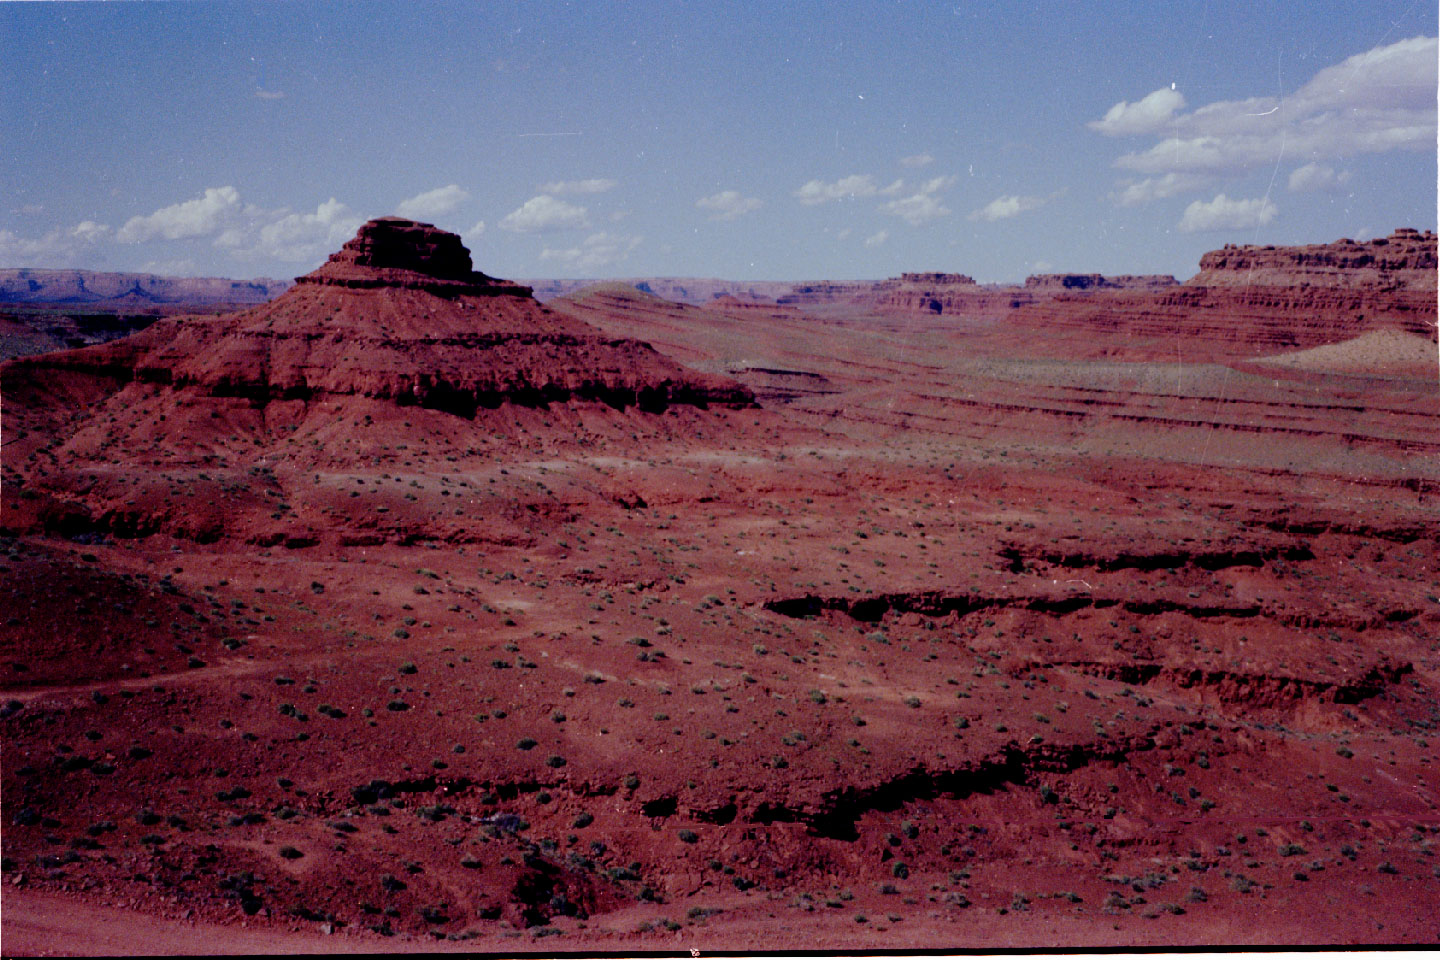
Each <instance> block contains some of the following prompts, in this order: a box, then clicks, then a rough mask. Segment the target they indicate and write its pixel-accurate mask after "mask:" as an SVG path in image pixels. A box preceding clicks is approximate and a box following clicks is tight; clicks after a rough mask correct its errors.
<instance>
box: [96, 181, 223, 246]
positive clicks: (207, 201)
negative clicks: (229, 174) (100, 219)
mask: <svg viewBox="0 0 1440 960" xmlns="http://www.w3.org/2000/svg"><path fill="white" fill-rule="evenodd" d="M240 212H241V206H240V194H239V192H238V191H237V190H236V189H235V188H234V187H210V188H209V189H207V190H206V191H205V192H204V193H203V194H201V195H200V196H198V197H196V198H195V199H193V200H186V201H184V202H183V203H176V204H172V205H171V206H168V207H162V208H161V209H159V210H156V211H155V212H154V213H152V214H150V215H149V216H145V217H131V218H130V219H129V220H127V221H125V225H124V226H123V227H121V228H120V229H119V230H118V231H117V232H116V234H115V237H116V239H117V240H119V241H120V242H121V243H143V242H144V241H146V240H155V239H161V238H163V239H165V240H184V239H187V238H190V237H204V236H209V235H210V234H212V233H216V232H218V231H220V230H221V229H222V228H223V227H224V226H225V225H226V224H227V223H228V222H229V221H231V220H233V219H234V218H235V217H236V216H237V215H238V214H240Z"/></svg>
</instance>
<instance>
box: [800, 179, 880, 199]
mask: <svg viewBox="0 0 1440 960" xmlns="http://www.w3.org/2000/svg"><path fill="white" fill-rule="evenodd" d="M879 192H880V188H879V187H877V186H876V185H875V178H874V177H872V176H870V174H868V173H852V174H851V175H850V176H848V177H841V178H840V179H839V180H836V181H835V182H834V183H826V182H825V181H823V180H810V181H807V182H806V183H805V184H804V185H803V186H801V187H800V189H799V190H796V191H795V199H797V200H799V201H800V202H801V203H803V204H805V205H806V206H815V205H817V204H821V203H829V202H830V201H831V200H850V199H854V198H856V197H873V196H875V194H877V193H879Z"/></svg>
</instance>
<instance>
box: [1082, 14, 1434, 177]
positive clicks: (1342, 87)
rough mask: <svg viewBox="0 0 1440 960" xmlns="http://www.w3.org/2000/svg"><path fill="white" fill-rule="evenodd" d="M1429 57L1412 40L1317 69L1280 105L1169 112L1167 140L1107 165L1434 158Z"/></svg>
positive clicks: (1255, 102)
mask: <svg viewBox="0 0 1440 960" xmlns="http://www.w3.org/2000/svg"><path fill="white" fill-rule="evenodd" d="M1437 55H1440V42H1437V39H1436V38H1435V37H1412V38H1410V39H1408V40H1400V41H1397V42H1396V43H1392V44H1389V45H1387V46H1383V47H1376V48H1374V49H1372V50H1367V51H1365V52H1364V53H1360V54H1356V55H1355V56H1352V57H1349V58H1347V59H1346V60H1344V61H1343V62H1341V63H1339V64H1335V65H1334V66H1330V67H1326V68H1325V69H1323V70H1321V71H1319V72H1318V73H1316V74H1315V75H1314V76H1313V77H1311V78H1310V80H1309V82H1307V83H1306V84H1305V85H1304V86H1302V87H1300V89H1299V90H1297V91H1295V93H1293V94H1291V95H1290V96H1286V97H1284V98H1283V99H1282V98H1280V97H1275V96H1259V97H1248V98H1246V99H1243V100H1222V101H1218V102H1216V103H1211V104H1207V105H1205V106H1203V107H1200V108H1199V109H1197V110H1194V111H1193V112H1190V113H1180V114H1176V115H1174V116H1173V117H1172V118H1171V119H1170V120H1168V121H1167V122H1166V123H1165V124H1164V127H1165V130H1166V132H1167V133H1168V134H1169V136H1167V137H1166V138H1165V139H1163V140H1161V141H1160V142H1158V143H1156V144H1155V145H1154V146H1152V147H1151V148H1150V149H1148V150H1143V151H1139V152H1135V153H1127V154H1125V155H1124V156H1122V157H1120V158H1119V159H1118V160H1116V161H1115V164H1116V166H1118V167H1121V168H1123V169H1127V170H1134V171H1136V172H1138V173H1143V174H1151V175H1158V174H1165V173H1170V172H1178V173H1211V174H1223V175H1240V174H1243V173H1244V172H1245V171H1246V170H1247V169H1250V168H1253V167H1257V166H1258V167H1264V166H1268V165H1273V164H1274V163H1275V162H1276V160H1277V158H1278V157H1280V156H1281V152H1282V149H1283V151H1284V153H1286V154H1288V155H1291V156H1301V157H1305V158H1307V159H1308V160H1309V161H1311V162H1320V161H1324V160H1333V159H1338V158H1343V157H1352V156H1358V155H1362V154H1369V153H1386V152H1389V151H1392V150H1433V149H1434V148H1435V134H1436V122H1435V89H1436V85H1437V70H1436V60H1437ZM1152 96H1153V94H1152ZM1147 99H1148V98H1147ZM1142 102H1143V101H1142ZM1106 116H1107V118H1108V117H1109V115H1108V114H1107V115H1106ZM1104 122H1105V121H1099V122H1098V123H1100V124H1103V123H1104ZM1091 127H1092V128H1095V129H1098V127H1097V125H1096V124H1091ZM1151 132H1158V128H1157V129H1155V130H1152V131H1151Z"/></svg>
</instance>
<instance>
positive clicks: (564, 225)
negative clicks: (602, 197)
mask: <svg viewBox="0 0 1440 960" xmlns="http://www.w3.org/2000/svg"><path fill="white" fill-rule="evenodd" d="M588 226H590V218H589V216H588V215H587V213H586V210H585V208H584V207H577V206H575V205H573V204H569V203H566V202H565V201H564V200H556V199H555V198H554V197H552V196H550V194H548V193H542V194H540V195H539V196H538V197H531V198H530V199H529V200H526V201H525V203H524V205H522V206H521V207H520V209H518V210H512V211H510V212H509V213H507V214H506V215H505V217H504V219H502V220H501V221H500V229H502V230H511V231H514V232H515V233H548V232H550V231H552V230H574V229H582V228H584V227H588Z"/></svg>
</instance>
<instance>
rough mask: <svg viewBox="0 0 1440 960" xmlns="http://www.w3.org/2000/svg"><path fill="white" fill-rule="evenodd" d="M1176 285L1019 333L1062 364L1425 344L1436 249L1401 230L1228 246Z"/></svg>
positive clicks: (1033, 324)
mask: <svg viewBox="0 0 1440 960" xmlns="http://www.w3.org/2000/svg"><path fill="white" fill-rule="evenodd" d="M1200 267H1201V269H1200V272H1199V273H1197V274H1196V275H1195V276H1194V277H1192V278H1190V279H1189V280H1187V281H1186V282H1185V283H1183V284H1178V285H1169V286H1160V287H1156V288H1152V289H1144V288H1141V289H1134V288H1131V289H1103V288H1102V289H1099V290H1095V289H1091V290H1086V291H1084V292H1065V293H1060V294H1059V295H1057V296H1054V297H1052V298H1051V299H1049V300H1047V301H1044V302H1039V303H1036V304H1033V305H1029V306H1026V307H1025V308H1023V309H1021V310H1020V311H1018V312H1017V313H1016V315H1015V316H1014V318H1013V324H1014V327H1015V329H1016V331H1017V332H1021V331H1026V332H1029V333H1030V334H1031V335H1033V336H1037V337H1042V338H1043V339H1044V341H1046V342H1048V343H1049V344H1051V345H1052V347H1053V349H1055V350H1056V351H1058V352H1062V353H1072V352H1073V351H1075V350H1079V351H1081V354H1080V355H1093V354H1095V353H1097V352H1099V353H1104V354H1111V355H1117V356H1118V355H1124V356H1127V357H1131V358H1134V359H1141V358H1144V357H1151V358H1154V359H1161V358H1165V357H1168V358H1169V359H1171V360H1176V359H1179V360H1182V361H1184V362H1196V361H1199V360H1205V359H1221V358H1246V357H1258V356H1265V355H1268V354H1273V353H1277V352H1280V351H1283V350H1294V349H1305V348H1309V347H1315V346H1319V345H1321V344H1326V343H1335V342H1339V341H1342V340H1349V339H1352V338H1355V337H1358V336H1361V335H1362V334H1365V333H1367V332H1369V331H1372V330H1387V329H1388V330H1397V331H1401V332H1404V333H1407V334H1411V335H1414V336H1420V337H1425V338H1427V339H1429V340H1431V341H1432V342H1433V341H1434V338H1435V321H1436V282H1435V277H1436V238H1435V234H1433V233H1430V232H1428V231H1427V232H1424V233H1421V232H1419V231H1416V230H1411V229H1401V230H1397V231H1395V232H1394V233H1393V234H1391V235H1390V236H1389V237H1386V238H1382V239H1377V240H1372V241H1370V242H1368V243H1357V242H1355V241H1353V240H1338V241H1336V242H1335V243H1328V244H1311V245H1306V246H1295V247H1281V246H1243V247H1237V246H1226V247H1224V248H1222V249H1220V250H1214V251H1211V252H1210V253H1207V254H1205V255H1204V256H1203V257H1202V258H1201V260H1200Z"/></svg>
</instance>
